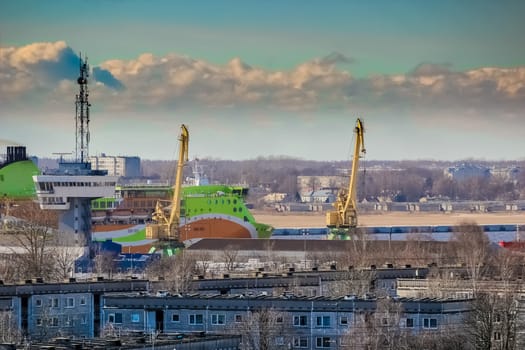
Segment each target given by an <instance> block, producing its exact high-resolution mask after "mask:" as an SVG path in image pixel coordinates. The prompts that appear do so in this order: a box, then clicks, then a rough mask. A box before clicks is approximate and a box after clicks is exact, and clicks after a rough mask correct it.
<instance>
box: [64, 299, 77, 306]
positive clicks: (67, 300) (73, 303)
mask: <svg viewBox="0 0 525 350" xmlns="http://www.w3.org/2000/svg"><path fill="white" fill-rule="evenodd" d="M65 307H75V299H74V298H67V299H66V306H65Z"/></svg>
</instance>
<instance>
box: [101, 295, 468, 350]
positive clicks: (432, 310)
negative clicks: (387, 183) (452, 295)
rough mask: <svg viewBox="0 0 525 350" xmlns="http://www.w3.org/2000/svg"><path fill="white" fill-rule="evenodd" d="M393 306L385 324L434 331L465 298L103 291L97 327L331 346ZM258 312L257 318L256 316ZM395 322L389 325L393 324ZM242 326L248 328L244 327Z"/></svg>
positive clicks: (458, 315) (455, 317)
mask: <svg viewBox="0 0 525 350" xmlns="http://www.w3.org/2000/svg"><path fill="white" fill-rule="evenodd" d="M385 302H386V303H393V304H396V305H399V306H400V307H399V308H398V310H399V312H398V313H397V314H396V316H395V318H392V313H389V314H388V318H387V316H386V315H387V314H386V313H385V314H384V315H385V316H384V317H385V319H386V321H384V322H387V323H388V324H389V325H391V326H393V327H400V328H404V329H407V330H408V331H410V332H420V331H440V330H445V329H449V328H450V327H452V326H456V327H457V325H458V324H461V323H462V322H463V319H464V318H465V317H466V315H467V314H468V312H469V303H470V300H468V299H456V300H452V299H411V298H401V299H393V298H383V299H377V298H370V299H368V298H356V297H354V296H346V297H338V298H330V297H296V296H294V295H289V294H288V295H287V294H285V295H283V296H280V297H274V296H267V295H264V294H261V295H259V296H245V295H200V294H193V295H173V296H172V295H169V294H166V293H159V294H157V295H145V294H135V295H131V294H128V295H111V296H110V295H107V296H104V297H103V306H102V315H101V319H102V320H101V326H102V327H103V328H111V329H117V330H118V329H121V330H127V331H136V332H146V333H151V332H160V333H202V334H225V333H229V334H232V333H235V334H241V335H242V336H243V337H244V338H243V342H247V341H250V339H252V338H254V337H258V336H260V335H255V334H254V333H253V332H254V330H255V329H258V330H259V331H260V330H262V329H267V330H266V331H265V334H267V335H268V334H269V335H270V337H271V342H272V347H271V348H273V349H280V348H282V349H289V348H301V349H319V348H324V349H335V348H338V347H339V346H340V345H344V342H345V341H346V339H347V338H348V335H349V334H350V332H351V330H352V328H353V327H360V326H359V325H360V324H361V322H364V321H365V320H366V319H367V318H369V317H372V315H374V314H376V313H377V312H379V313H383V312H384V311H383V310H382V309H381V307H380V305H382V304H384V303H385ZM262 314H263V316H262V317H261V315H262ZM393 323H395V324H393ZM247 325H248V327H247Z"/></svg>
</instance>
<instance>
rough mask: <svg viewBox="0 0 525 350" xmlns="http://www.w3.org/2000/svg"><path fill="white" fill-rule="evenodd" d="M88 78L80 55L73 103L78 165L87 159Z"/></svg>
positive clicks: (87, 67)
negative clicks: (76, 92) (77, 86)
mask: <svg viewBox="0 0 525 350" xmlns="http://www.w3.org/2000/svg"><path fill="white" fill-rule="evenodd" d="M88 77H89V66H88V64H87V57H86V58H85V59H84V60H83V59H82V54H80V76H79V77H78V79H77V83H78V85H79V87H80V91H79V93H78V95H76V101H75V105H76V108H75V110H76V116H75V139H76V144H75V157H76V161H77V162H80V163H84V162H87V160H88V157H89V107H90V106H91V104H90V103H89V101H88V96H89V93H88V86H87V83H88Z"/></svg>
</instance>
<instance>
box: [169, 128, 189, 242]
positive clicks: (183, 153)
mask: <svg viewBox="0 0 525 350" xmlns="http://www.w3.org/2000/svg"><path fill="white" fill-rule="evenodd" d="M189 138H190V135H189V132H188V128H186V126H185V125H184V124H182V125H181V133H180V138H179V147H180V148H179V160H178V162H177V175H176V177H175V185H174V186H173V201H172V204H171V213H170V218H169V222H168V226H169V227H170V232H171V228H172V227H176V228H177V229H178V227H179V224H180V192H181V187H182V170H183V168H184V164H185V163H186V162H187V161H188V144H189Z"/></svg>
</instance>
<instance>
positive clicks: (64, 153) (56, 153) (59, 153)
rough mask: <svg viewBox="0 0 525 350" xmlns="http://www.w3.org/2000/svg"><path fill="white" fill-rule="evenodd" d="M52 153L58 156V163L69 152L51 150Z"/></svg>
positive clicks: (61, 161) (62, 160)
mask: <svg viewBox="0 0 525 350" xmlns="http://www.w3.org/2000/svg"><path fill="white" fill-rule="evenodd" d="M53 154H55V155H57V156H60V158H59V161H58V162H59V163H63V162H64V156H67V155H70V154H71V152H53Z"/></svg>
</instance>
